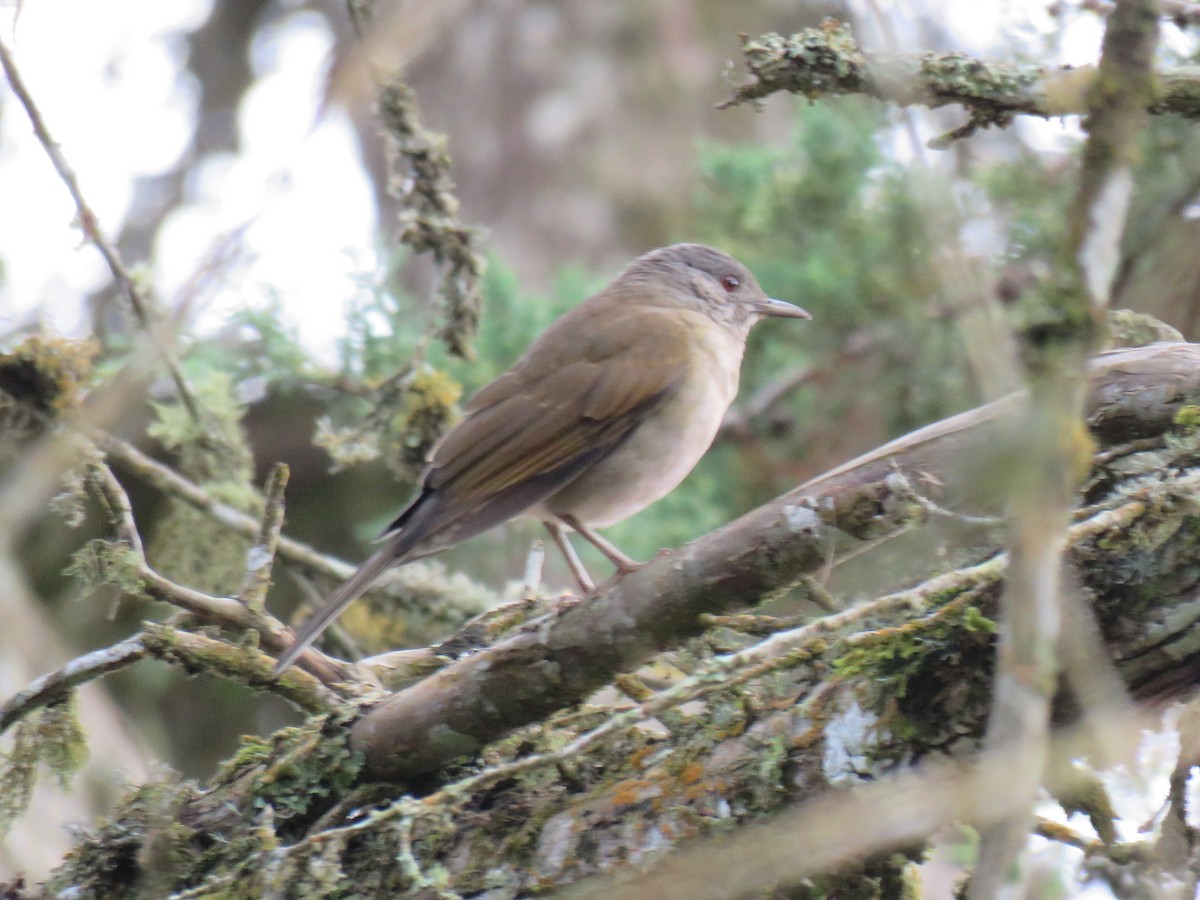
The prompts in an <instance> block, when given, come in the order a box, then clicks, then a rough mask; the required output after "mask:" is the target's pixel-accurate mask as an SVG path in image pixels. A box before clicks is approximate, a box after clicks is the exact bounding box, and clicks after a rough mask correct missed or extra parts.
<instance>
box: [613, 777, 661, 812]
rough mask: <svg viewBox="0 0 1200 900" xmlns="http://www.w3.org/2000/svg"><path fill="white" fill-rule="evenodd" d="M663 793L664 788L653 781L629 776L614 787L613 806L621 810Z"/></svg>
mask: <svg viewBox="0 0 1200 900" xmlns="http://www.w3.org/2000/svg"><path fill="white" fill-rule="evenodd" d="M661 793H662V789H661V788H659V787H658V786H657V785H656V784H654V782H652V781H647V780H646V779H644V778H627V779H625V780H624V781H622V782H620V783H618V784H617V785H615V786H614V787H613V792H612V802H613V806H614V807H615V808H616V809H618V810H620V809H624V808H627V807H630V806H637V805H638V804H639V803H643V802H645V801H646V800H650V799H653V798H654V797H657V796H659V795H660V794H661Z"/></svg>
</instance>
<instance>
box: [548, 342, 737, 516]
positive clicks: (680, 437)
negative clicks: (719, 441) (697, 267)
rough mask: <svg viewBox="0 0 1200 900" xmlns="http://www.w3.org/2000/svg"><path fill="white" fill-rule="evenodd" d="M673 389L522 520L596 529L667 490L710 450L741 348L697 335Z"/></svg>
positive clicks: (731, 393)
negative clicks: (570, 520)
mask: <svg viewBox="0 0 1200 900" xmlns="http://www.w3.org/2000/svg"><path fill="white" fill-rule="evenodd" d="M691 341H692V348H693V349H692V352H691V353H690V354H689V361H688V365H687V366H686V368H685V370H684V375H683V376H682V377H681V378H680V379H679V382H678V383H677V384H676V385H675V386H674V388H673V389H672V390H671V391H670V392H669V393H668V395H667V396H666V397H665V398H664V399H663V401H662V402H661V403H660V405H659V406H657V407H656V408H655V409H654V410H652V411H651V412H650V413H649V414H648V415H647V417H646V418H645V419H644V420H643V421H642V423H641V424H640V425H638V426H637V428H636V429H635V430H634V431H633V433H632V434H631V435H630V436H629V437H628V438H627V439H626V440H625V442H624V443H622V444H621V446H620V447H618V448H617V449H616V450H614V451H613V452H612V453H610V454H609V455H608V456H606V457H605V458H604V459H602V460H600V461H599V462H597V463H596V464H595V465H594V466H592V468H590V469H588V470H587V471H586V472H584V473H583V474H582V475H580V476H579V477H578V478H577V479H575V480H574V481H572V482H571V483H570V484H568V485H567V486H566V487H564V488H562V489H561V490H559V491H558V492H557V493H556V494H554V495H552V496H550V497H548V498H547V499H546V500H544V501H543V502H542V503H541V504H539V505H538V507H536V508H535V509H533V510H530V514H532V515H537V516H541V517H545V516H546V514H549V515H551V516H555V515H571V516H574V517H575V518H577V519H579V520H580V521H581V522H583V523H584V524H587V525H592V526H596V527H604V526H606V525H612V524H613V523H615V522H620V521H621V520H623V519H626V518H628V517H629V516H632V515H634V514H635V513H638V512H640V511H641V510H643V509H645V508H646V507H647V506H649V505H650V504H651V503H653V502H654V501H656V500H659V499H661V498H662V497H665V496H666V495H667V494H669V493H670V492H671V491H672V490H674V489H675V488H676V487H677V486H678V485H679V483H680V482H681V481H683V479H684V478H685V477H687V474H688V473H689V472H691V471H692V469H693V468H694V467H695V465H696V463H698V462H699V461H700V458H701V457H702V456H703V455H704V454H705V452H706V451H707V450H708V448H709V447H710V446H711V445H712V442H713V439H714V438H715V437H716V435H717V430H718V429H719V428H720V426H721V421H722V420H723V419H724V417H725V413H726V411H727V410H728V409H729V405H730V404H731V403H732V402H733V398H734V397H735V396H736V395H737V389H738V374H739V370H740V368H741V361H742V351H743V349H744V342H743V341H742V340H741V338H740V337H735V336H733V335H729V334H726V333H725V332H724V330H723V329H712V328H700V329H696V333H695V334H693V335H692V337H691Z"/></svg>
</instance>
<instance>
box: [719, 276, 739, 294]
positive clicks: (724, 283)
mask: <svg viewBox="0 0 1200 900" xmlns="http://www.w3.org/2000/svg"><path fill="white" fill-rule="evenodd" d="M741 285H742V280H741V279H740V278H738V277H737V276H736V275H726V276H725V277H724V278H722V279H721V287H723V288H725V290H727V291H729V292H730V293H733V292H734V291H736V290H737V289H738V288H739V287H741Z"/></svg>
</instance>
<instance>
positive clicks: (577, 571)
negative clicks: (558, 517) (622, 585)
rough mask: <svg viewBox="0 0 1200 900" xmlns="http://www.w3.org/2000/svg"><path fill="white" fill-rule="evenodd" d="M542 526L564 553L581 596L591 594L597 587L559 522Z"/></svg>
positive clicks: (544, 523) (545, 523) (546, 523)
mask: <svg viewBox="0 0 1200 900" xmlns="http://www.w3.org/2000/svg"><path fill="white" fill-rule="evenodd" d="M542 524H543V525H545V526H546V530H547V531H548V532H550V537H552V538H554V543H555V544H556V545H557V547H558V549H559V552H561V553H562V555H563V559H565V560H566V561H567V568H568V569H570V570H571V574H572V575H574V576H575V582H576V584H578V585H579V590H580V596H582V595H584V594H587V593H590V592H591V591H592V590H593V589H594V588H595V587H596V585H595V584H593V583H592V576H590V575H589V574H588V570H587V569H585V568H584V567H583V560H582V559H580V558H579V554H577V553H576V552H575V548H574V547H572V546H571V542H570V541H569V540H567V532H566V531H565V530H564V529H563V527H562V526H561V525H560V524H558V523H557V522H549V521H547V522H543V523H542Z"/></svg>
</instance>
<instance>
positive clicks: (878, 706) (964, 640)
mask: <svg viewBox="0 0 1200 900" xmlns="http://www.w3.org/2000/svg"><path fill="white" fill-rule="evenodd" d="M995 593H996V591H995V589H994V588H987V587H982V588H976V589H973V590H970V591H967V592H966V593H964V594H962V596H960V597H958V598H957V599H955V600H952V601H951V602H949V603H946V604H945V605H944V606H942V607H941V608H940V609H938V610H937V611H935V612H933V613H931V614H929V615H926V616H923V617H921V618H919V619H914V620H912V621H909V622H906V623H904V624H903V625H898V626H895V627H891V628H881V629H879V630H877V631H872V632H867V633H865V634H861V635H856V636H855V637H854V638H853V639H852V641H851V642H849V646H848V647H847V649H846V650H845V651H844V652H843V653H842V654H841V655H840V656H839V657H838V658H837V659H835V660H834V663H833V666H834V671H835V672H836V673H837V674H838V675H841V676H843V677H846V678H858V679H861V680H862V682H863V683H864V684H866V685H869V691H870V694H869V696H867V697H865V698H864V702H865V704H866V705H867V706H869V707H871V708H872V709H873V710H874V712H875V713H876V714H877V715H878V716H879V717H880V720H881V724H882V725H883V726H884V727H886V728H889V729H890V730H892V731H893V732H894V733H895V734H896V735H897V736H898V737H900V738H901V739H902V740H911V739H921V740H923V741H925V742H934V741H936V740H937V737H936V736H937V734H939V733H940V731H941V729H943V728H944V727H945V724H946V723H947V722H949V721H952V720H953V721H957V722H964V721H967V722H969V721H972V720H973V719H975V720H978V721H982V718H983V715H984V714H985V711H986V702H985V701H986V698H987V697H988V696H989V685H990V677H991V670H992V666H993V660H992V658H991V657H992V655H993V638H994V635H995V632H996V625H995V622H994V621H993V620H992V619H991V617H990V616H988V615H987V614H986V612H985V611H984V610H983V609H981V608H980V605H977V604H985V605H988V606H990V605H991V604H992V603H994V595H995Z"/></svg>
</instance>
